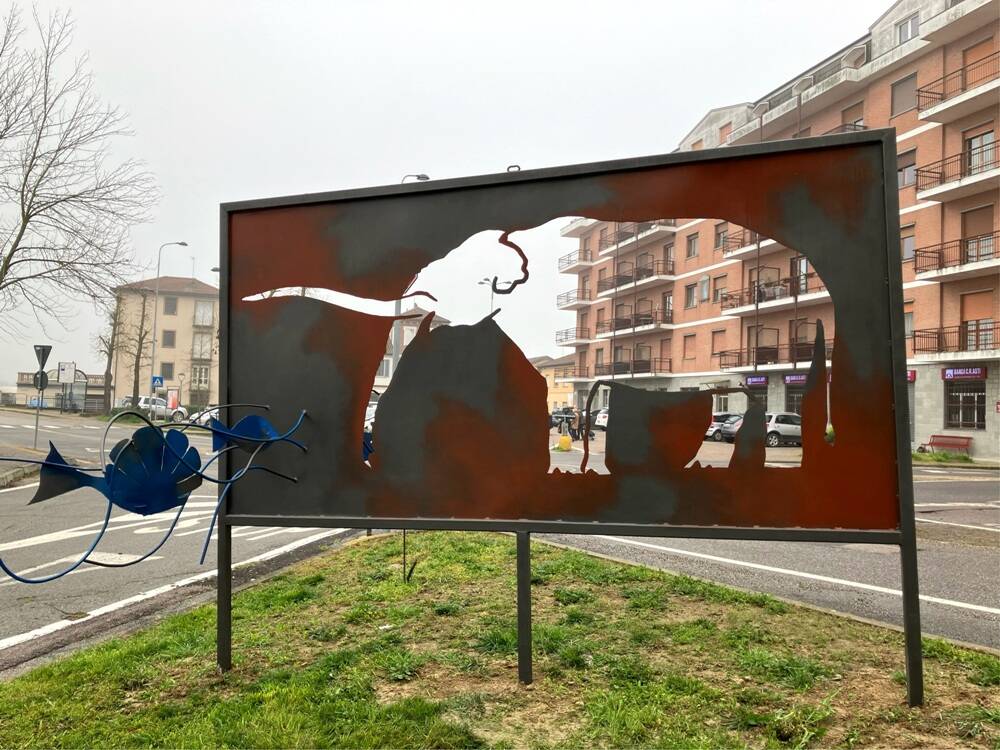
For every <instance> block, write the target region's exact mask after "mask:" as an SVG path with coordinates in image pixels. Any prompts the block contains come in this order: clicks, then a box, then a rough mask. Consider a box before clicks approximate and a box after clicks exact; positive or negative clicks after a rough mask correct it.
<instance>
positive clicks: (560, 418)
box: [549, 406, 573, 430]
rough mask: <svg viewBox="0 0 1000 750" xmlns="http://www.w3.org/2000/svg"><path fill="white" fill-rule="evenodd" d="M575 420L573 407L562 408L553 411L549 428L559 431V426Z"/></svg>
mask: <svg viewBox="0 0 1000 750" xmlns="http://www.w3.org/2000/svg"><path fill="white" fill-rule="evenodd" d="M572 420H573V407H572V406H561V407H559V408H558V409H553V410H552V414H551V415H549V426H550V427H555V428H556V429H557V430H558V429H559V425H561V424H562V423H563V422H571V421H572Z"/></svg>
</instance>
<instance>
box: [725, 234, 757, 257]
mask: <svg viewBox="0 0 1000 750" xmlns="http://www.w3.org/2000/svg"><path fill="white" fill-rule="evenodd" d="M758 239H760V240H763V239H764V238H763V237H761V236H760V234H759V233H757V232H754V231H753V230H752V229H740V230H739V231H736V232H732V231H731V232H729V234H727V235H726V239H725V242H723V245H722V252H723V253H731V252H733V251H734V250H739V249H740V248H741V247H747V246H748V245H752V244H754V243H755V242H756V241H757V240H758Z"/></svg>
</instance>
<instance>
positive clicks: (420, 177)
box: [399, 173, 430, 185]
mask: <svg viewBox="0 0 1000 750" xmlns="http://www.w3.org/2000/svg"><path fill="white" fill-rule="evenodd" d="M411 177H413V178H414V179H416V181H417V182H427V180H429V179H430V177H428V176H427V175H425V174H422V173H421V174H404V175H403V179H401V180H400V181H399V184H400V185H402V184H403V183H404V182H406V181H407V180H408V179H410V178H411Z"/></svg>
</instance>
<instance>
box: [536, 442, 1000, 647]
mask: <svg viewBox="0 0 1000 750" xmlns="http://www.w3.org/2000/svg"><path fill="white" fill-rule="evenodd" d="M553 442H554V440H553ZM574 445H575V446H576V447H578V446H579V445H580V444H579V443H575V444H574ZM728 450H731V448H730V447H728V446H717V445H712V444H708V443H706V444H705V445H704V447H703V449H702V452H701V453H700V454H699V457H698V459H699V460H701V461H702V463H709V464H713V463H714V464H722V465H725V460H726V459H725V458H724V457H725V456H726V455H727V452H728ZM581 455H582V454H581V453H580V452H578V451H577V450H574V451H573V452H569V453H555V452H554V453H552V464H553V466H558V467H560V468H562V469H563V470H570V471H575V470H578V469H579V465H580V458H581ZM797 459H798V453H797V451H796V449H794V448H778V449H773V450H772V449H768V455H767V460H768V461H769V462H773V463H774V465H779V466H780V465H789V464H794V462H795V461H797ZM589 468H592V469H594V470H595V471H599V472H604V471H606V469H605V467H604V462H603V456H602V455H601V454H599V453H598V454H593V455H592V456H591V460H590V462H589ZM913 482H914V501H915V503H914V504H915V510H916V519H917V539H918V544H917V556H918V565H919V570H920V592H921V600H922V601H921V617H922V628H923V631H924V633H926V634H933V635H940V636H945V637H948V638H953V639H956V640H961V641H965V642H968V643H974V644H978V645H981V646H988V647H990V648H994V649H1000V473H998V472H997V471H995V470H989V469H986V470H984V469H965V468H961V469H955V468H944V467H941V468H939V467H923V466H921V467H916V468H915V469H914V472H913ZM545 538H550V539H552V540H554V541H558V542H559V543H561V544H567V545H570V546H575V547H579V548H581V549H587V550H591V551H594V552H600V553H602V554H605V555H610V556H612V557H616V558H620V559H625V560H631V561H634V562H640V563H643V564H646V565H651V566H654V567H659V568H663V569H666V570H671V571H676V572H680V573H686V574H688V575H693V576H698V577H700V578H707V579H711V580H713V581H718V582H719V583H724V584H728V585H732V586H738V587H740V588H744V589H750V590H753V591H763V592H767V593H769V594H774V595H776V596H781V597H784V598H787V599H793V600H796V601H802V602H807V603H809V604H812V605H815V606H819V607H824V608H826V609H831V610H835V611H837V612H845V613H849V614H852V615H856V616H859V617H864V618H868V619H871V620H877V621H880V622H887V623H892V624H894V625H900V626H901V625H902V599H901V597H900V595H899V593H898V592H899V588H900V572H899V553H898V551H897V549H896V548H895V547H885V546H882V545H872V544H811V543H805V542H794V543H793V542H749V541H729V540H691V539H656V538H648V537H642V538H638V537H637V538H620V537H606V536H605V537H599V536H574V535H546V536H545Z"/></svg>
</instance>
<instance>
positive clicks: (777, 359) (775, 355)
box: [718, 341, 833, 370]
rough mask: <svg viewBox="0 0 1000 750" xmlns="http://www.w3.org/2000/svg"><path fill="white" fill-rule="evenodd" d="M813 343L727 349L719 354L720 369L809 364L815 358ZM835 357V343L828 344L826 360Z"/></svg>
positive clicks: (799, 342)
mask: <svg viewBox="0 0 1000 750" xmlns="http://www.w3.org/2000/svg"><path fill="white" fill-rule="evenodd" d="M813 347H814V344H813V342H812V341H797V342H795V343H792V344H775V345H773V346H764V345H763V344H762V345H759V346H756V347H754V346H748V347H745V348H743V349H726V350H725V351H721V352H719V353H718V357H719V367H720V368H721V369H723V370H725V369H727V368H732V367H756V366H757V365H779V364H792V363H794V362H808V361H810V360H811V359H812V357H813ZM831 356H833V342H832V341H827V342H826V358H827V359H830V357H831Z"/></svg>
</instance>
